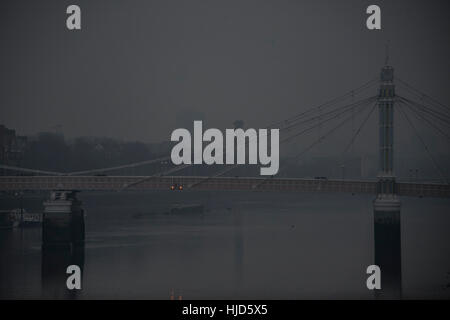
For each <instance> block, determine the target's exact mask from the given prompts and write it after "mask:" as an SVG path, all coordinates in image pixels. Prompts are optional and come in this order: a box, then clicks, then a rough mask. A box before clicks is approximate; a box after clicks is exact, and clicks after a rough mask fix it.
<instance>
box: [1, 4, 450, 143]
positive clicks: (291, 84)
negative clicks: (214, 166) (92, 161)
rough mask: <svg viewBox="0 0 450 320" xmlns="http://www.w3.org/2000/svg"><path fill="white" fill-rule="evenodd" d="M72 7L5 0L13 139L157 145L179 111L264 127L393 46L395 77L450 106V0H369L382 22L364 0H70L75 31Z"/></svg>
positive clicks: (342, 85)
mask: <svg viewBox="0 0 450 320" xmlns="http://www.w3.org/2000/svg"><path fill="white" fill-rule="evenodd" d="M69 4H72V2H69V1H39V2H36V1H2V3H1V4H0V23H1V25H0V45H1V47H2V50H1V52H2V53H1V59H0V68H1V70H2V72H1V73H0V83H1V88H2V89H1V95H0V104H1V106H2V107H1V110H0V118H1V123H3V124H5V125H6V126H8V127H10V128H14V129H16V130H17V132H18V133H19V134H34V133H36V132H39V131H50V130H51V128H53V127H54V126H56V125H61V126H62V130H63V132H64V133H65V134H66V136H68V137H74V136H107V137H114V138H120V139H124V140H141V141H144V142H159V141H162V140H168V139H169V137H170V133H171V132H172V131H173V130H174V129H175V128H176V119H177V114H179V113H183V112H184V113H185V112H186V111H192V112H195V113H198V114H203V115H204V118H205V119H204V122H205V124H206V126H208V127H218V128H225V127H232V123H233V121H234V120H236V119H243V120H244V121H245V122H246V124H247V125H248V126H253V127H259V126H264V125H267V124H268V123H270V122H271V121H273V120H282V119H284V118H287V117H289V116H290V115H292V114H296V113H298V112H301V111H302V110H304V109H306V108H308V107H311V106H314V105H318V104H320V103H322V102H324V101H327V100H328V99H330V98H333V97H335V96H337V95H340V94H342V93H344V92H347V91H348V90H350V89H352V88H355V87H357V86H359V85H361V84H362V83H364V82H366V81H368V80H370V79H371V78H373V77H377V76H378V74H379V70H380V67H381V66H382V65H383V63H384V47H385V44H386V42H387V41H390V63H391V64H392V65H393V66H394V67H395V72H396V75H398V76H399V77H401V78H402V79H407V80H408V81H409V82H410V83H412V84H414V85H415V86H416V87H419V88H421V89H422V90H423V91H424V92H426V93H429V94H430V95H431V96H433V97H435V98H437V99H439V100H440V101H442V102H443V103H445V104H449V101H450V93H449V91H448V83H449V81H450V74H449V72H448V70H449V67H450V62H449V59H448V57H449V56H450V45H449V42H448V38H447V32H448V30H449V25H450V22H449V20H448V19H447V12H448V10H447V9H448V8H449V5H448V2H447V1H432V2H429V1H377V4H378V5H379V6H380V7H381V10H382V30H381V31H369V30H367V29H366V27H365V21H366V17H367V15H366V14H365V9H366V8H367V6H368V5H369V4H371V3H369V2H368V1H356V0H355V1H339V2H337V1H276V3H275V2H274V1H214V2H211V1H145V2H143V1H142V2H140V1H132V2H128V1H127V2H125V1H77V4H78V5H79V6H80V7H81V10H82V30H81V31H75V32H73V31H68V30H67V29H66V27H65V19H66V17H67V15H66V13H65V9H66V7H67V6H68V5H69ZM275 4H276V5H275ZM375 93H376V92H375V91H374V94H375ZM374 134H375V132H374Z"/></svg>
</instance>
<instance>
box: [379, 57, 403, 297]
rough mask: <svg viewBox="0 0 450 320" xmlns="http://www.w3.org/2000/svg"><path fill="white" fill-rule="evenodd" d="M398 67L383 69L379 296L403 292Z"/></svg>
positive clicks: (380, 112)
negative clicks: (396, 151) (396, 119)
mask: <svg viewBox="0 0 450 320" xmlns="http://www.w3.org/2000/svg"><path fill="white" fill-rule="evenodd" d="M394 101H395V85H394V68H393V67H391V66H389V65H388V64H387V61H386V65H385V66H384V67H383V68H382V69H381V79H380V88H379V92H378V110H379V164H380V169H379V173H378V176H377V178H378V183H377V197H376V199H375V200H374V202H373V206H374V245H375V264H376V265H378V266H379V267H380V269H381V290H378V291H377V292H376V297H377V298H382V299H390V298H400V297H401V295H402V272H401V233H400V208H401V203H400V199H399V198H398V195H397V186H396V181H395V174H394V149H393V145H394Z"/></svg>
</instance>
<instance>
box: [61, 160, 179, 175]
mask: <svg viewBox="0 0 450 320" xmlns="http://www.w3.org/2000/svg"><path fill="white" fill-rule="evenodd" d="M169 159H170V157H162V158H158V159H152V160H146V161H140V162H134V163H130V164H125V165H121V166H115V167H107V168H100V169H93V170H84V171H74V172H69V173H67V175H68V176H75V175H85V174H90V173H97V172H107V171H116V170H120V169H126V168H135V167H140V166H143V165H148V164H152V163H156V162H161V161H165V160H169Z"/></svg>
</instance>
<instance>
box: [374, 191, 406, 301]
mask: <svg viewBox="0 0 450 320" xmlns="http://www.w3.org/2000/svg"><path fill="white" fill-rule="evenodd" d="M373 207H374V245H375V264H376V265H377V266H379V267H380V269H381V290H377V291H376V293H375V295H376V298H381V299H399V298H401V296H402V254H401V232H400V207H401V204H400V200H399V199H398V197H397V196H396V195H395V194H391V195H386V194H381V195H378V197H377V198H376V199H375V201H374V203H373Z"/></svg>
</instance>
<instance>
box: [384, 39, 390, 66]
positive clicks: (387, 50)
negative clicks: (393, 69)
mask: <svg viewBox="0 0 450 320" xmlns="http://www.w3.org/2000/svg"><path fill="white" fill-rule="evenodd" d="M385 59H386V60H385V61H384V64H385V65H386V66H387V65H388V63H389V41H388V42H387V43H386V58H385Z"/></svg>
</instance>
